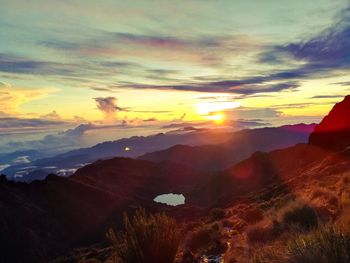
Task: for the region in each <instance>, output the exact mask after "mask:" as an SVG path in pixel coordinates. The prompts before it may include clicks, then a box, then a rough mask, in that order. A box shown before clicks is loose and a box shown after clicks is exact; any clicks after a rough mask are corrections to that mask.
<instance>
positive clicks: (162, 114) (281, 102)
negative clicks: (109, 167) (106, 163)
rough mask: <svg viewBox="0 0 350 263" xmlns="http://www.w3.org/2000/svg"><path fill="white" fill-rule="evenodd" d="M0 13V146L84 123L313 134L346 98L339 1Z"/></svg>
mask: <svg viewBox="0 0 350 263" xmlns="http://www.w3.org/2000/svg"><path fill="white" fill-rule="evenodd" d="M0 4H1V8H0V39H1V41H0V132H1V133H2V134H7V135H8V136H11V137H6V138H5V137H3V138H5V139H3V140H7V142H8V141H9V140H18V138H19V137H23V138H24V137H25V136H27V137H26V138H27V140H32V139H38V138H37V137H36V136H37V131H40V132H41V133H43V136H46V135H47V134H50V132H53V131H54V132H59V131H62V132H63V131H65V130H66V129H68V128H71V129H73V128H74V127H76V126H78V125H79V124H87V123H90V124H89V125H90V126H89V127H94V129H96V126H99V125H100V126H101V127H106V126H108V127H116V129H118V130H120V129H124V128H125V127H138V128H139V129H140V130H137V132H139V133H142V132H146V131H148V132H151V131H152V132H153V131H154V130H156V129H157V127H161V126H164V125H168V126H169V125H174V127H175V126H176V125H177V127H179V126H181V124H182V123H185V124H188V125H194V124H198V122H206V123H208V121H209V123H210V122H212V123H213V125H217V126H219V125H223V123H227V122H229V121H232V120H240V121H246V122H249V121H250V122H251V123H254V124H257V125H258V124H259V123H260V124H261V125H278V124H282V123H296V122H306V123H310V122H314V121H318V120H319V119H320V118H321V116H323V115H324V114H325V113H326V112H328V110H329V109H330V108H331V106H332V105H333V104H334V103H335V102H337V101H339V100H341V98H342V97H343V96H344V95H346V94H348V93H349V86H350V75H349V71H350V70H349V69H350V6H349V2H348V1H345V0H337V1H334V0H315V1H305V0H295V1H281V0H266V1H257V0H254V1H252V0H244V1H243V0H242V1H238V0H227V1H223V0H218V1H214V0H202V1H201V0H190V1H161V0H149V1H117V0H110V1H92V0H91V1H90V0H84V1H80V0H79V1H78V0H77V1H70V0H65V1H35V0H32V1H18V0H13V1H8V0H0ZM185 124H184V125H185ZM89 127H85V129H84V131H83V132H85V131H86V130H88V129H89ZM43 131H45V132H43ZM33 133H35V135H33ZM134 133H136V132H134ZM14 134H17V135H14ZM122 135H123V136H127V135H128V133H123V134H122ZM122 135H121V134H118V135H115V136H116V137H118V136H119V137H120V136H122ZM16 136H17V137H16ZM28 136H29V137H28ZM9 138H10V139H9ZM101 140H102V139H101ZM0 144H1V140H0Z"/></svg>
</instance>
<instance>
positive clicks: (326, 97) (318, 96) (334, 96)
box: [310, 95, 344, 99]
mask: <svg viewBox="0 0 350 263" xmlns="http://www.w3.org/2000/svg"><path fill="white" fill-rule="evenodd" d="M343 97H344V95H316V96H312V97H310V99H337V98H343Z"/></svg>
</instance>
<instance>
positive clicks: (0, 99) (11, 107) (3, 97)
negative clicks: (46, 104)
mask: <svg viewBox="0 0 350 263" xmlns="http://www.w3.org/2000/svg"><path fill="white" fill-rule="evenodd" d="M55 91H56V89H54V88H30V87H17V86H11V85H9V84H6V85H5V86H2V87H1V90H0V112H4V113H6V114H7V115H17V114H18V111H19V107H20V105H22V104H24V103H26V102H28V101H32V100H37V99H41V98H44V97H46V96H48V94H50V93H52V92H55Z"/></svg>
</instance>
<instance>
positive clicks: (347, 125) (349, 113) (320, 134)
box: [309, 96, 350, 150]
mask: <svg viewBox="0 0 350 263" xmlns="http://www.w3.org/2000/svg"><path fill="white" fill-rule="evenodd" d="M309 142H310V144H313V145H317V146H320V147H323V148H327V149H334V150H342V149H345V148H346V147H348V146H350V96H346V97H345V98H344V100H343V101H342V102H339V103H337V104H335V105H334V107H333V108H332V110H331V111H330V112H329V114H328V115H327V116H326V117H324V119H323V120H322V121H321V123H320V124H319V125H317V126H316V128H315V131H314V132H313V133H312V134H311V135H310V139H309Z"/></svg>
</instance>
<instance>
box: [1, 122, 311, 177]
mask: <svg viewBox="0 0 350 263" xmlns="http://www.w3.org/2000/svg"><path fill="white" fill-rule="evenodd" d="M313 129H314V124H296V125H287V126H283V127H279V128H261V129H252V130H242V131H239V132H228V131H220V130H215V129H214V130H195V131H193V130H189V131H187V130H186V131H182V132H174V133H172V132H169V133H165V134H164V133H160V134H156V135H152V136H146V137H144V136H140V137H138V136H134V137H131V138H125V139H120V140H117V141H112V142H104V143H100V144H97V145H95V146H93V147H90V148H82V149H78V150H73V151H70V152H67V153H64V154H60V155H57V156H54V157H51V158H45V159H38V160H35V161H32V162H27V163H21V164H14V165H12V166H10V167H8V168H7V169H4V171H3V174H6V176H7V177H8V178H10V179H12V180H15V181H25V182H30V181H33V180H42V179H44V178H45V177H46V176H47V174H49V173H55V174H57V175H60V176H69V175H71V174H73V173H74V172H75V171H76V170H77V169H79V168H80V167H82V166H84V165H86V164H88V163H92V162H94V161H97V160H101V159H109V158H113V157H116V156H119V157H132V158H135V157H138V156H142V155H143V156H142V157H141V159H146V160H151V161H156V162H160V161H163V160H171V161H174V162H180V163H184V164H186V165H190V166H191V167H192V168H196V169H197V170H200V171H203V170H204V171H213V170H220V169H223V168H227V167H228V166H230V165H232V164H234V163H236V162H238V161H240V160H243V159H244V158H247V157H249V156H250V155H251V154H252V153H254V152H255V151H258V150H261V151H269V150H274V149H279V148H284V147H288V146H291V145H294V144H297V143H303V142H307V138H308V136H309V134H310V133H311V132H312V130H313ZM177 144H182V145H188V146H199V145H206V146H205V147H204V148H203V149H200V148H196V147H194V148H191V147H186V146H185V148H186V149H184V151H177V149H178V148H179V147H175V148H174V149H175V152H178V154H173V151H172V150H171V149H170V150H167V151H165V152H160V153H159V154H157V153H155V154H150V155H144V154H145V153H147V152H154V151H159V150H163V149H166V148H168V147H171V146H174V145H177ZM208 145H218V147H212V146H208ZM214 148H215V149H216V150H214ZM181 155H184V157H185V160H184V161H181V158H182V157H181ZM158 156H159V157H158ZM170 156H172V158H170ZM186 160H187V161H186ZM189 160H191V161H189Z"/></svg>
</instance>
